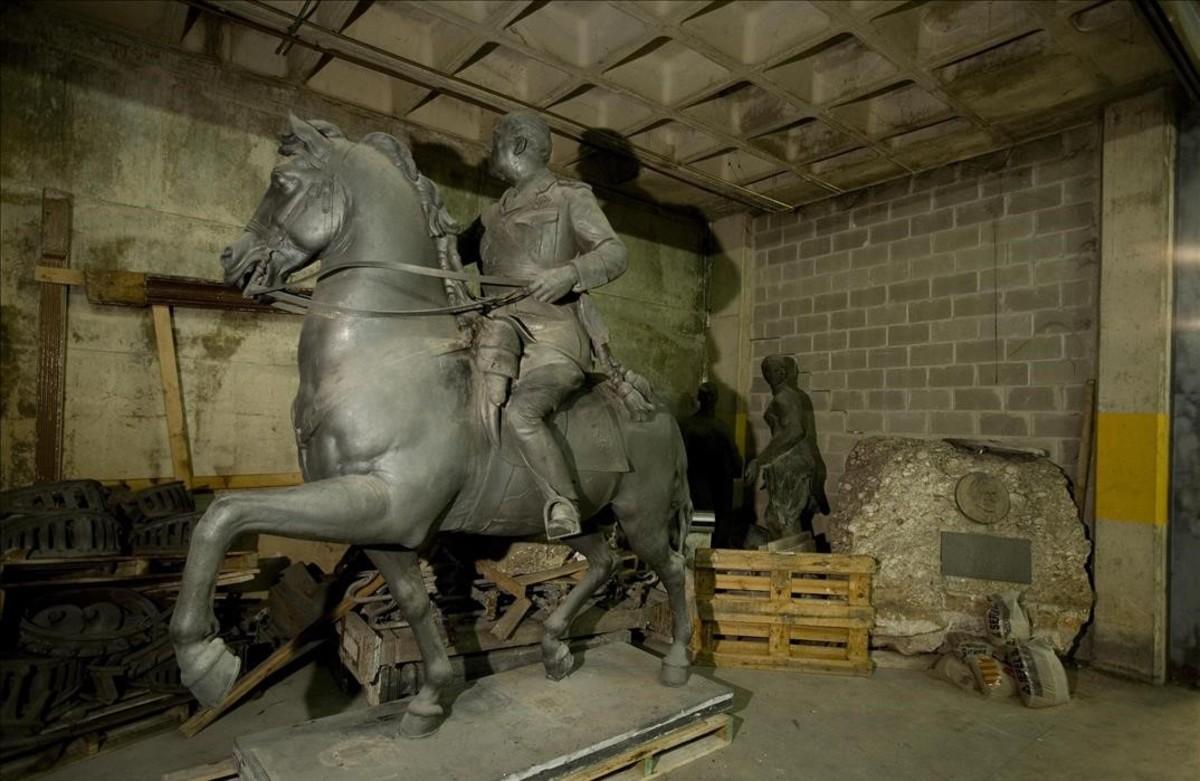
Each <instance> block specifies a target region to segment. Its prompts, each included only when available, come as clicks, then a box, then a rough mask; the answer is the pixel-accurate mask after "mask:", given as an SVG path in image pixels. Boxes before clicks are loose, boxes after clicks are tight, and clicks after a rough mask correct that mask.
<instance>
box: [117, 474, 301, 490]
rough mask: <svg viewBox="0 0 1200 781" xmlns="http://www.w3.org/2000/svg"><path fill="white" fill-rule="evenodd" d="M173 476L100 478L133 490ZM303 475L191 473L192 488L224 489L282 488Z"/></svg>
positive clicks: (164, 481)
mask: <svg viewBox="0 0 1200 781" xmlns="http://www.w3.org/2000/svg"><path fill="white" fill-rule="evenodd" d="M175 480H176V478H175V477H127V478H122V479H114V480H102V481H101V482H103V483H104V484H105V485H113V486H116V485H125V486H128V487H129V488H130V489H132V490H134V491H140V490H142V489H143V488H150V487H151V486H155V485H162V484H163V483H173V482H175ZM303 482H304V476H303V475H302V474H300V473H299V472H263V473H258V474H241V475H192V490H194V491H200V490H210V491H225V490H233V489H246V488H283V487H286V486H291V485H300V484H302V483H303Z"/></svg>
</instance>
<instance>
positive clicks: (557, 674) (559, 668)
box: [543, 643, 575, 681]
mask: <svg viewBox="0 0 1200 781" xmlns="http://www.w3.org/2000/svg"><path fill="white" fill-rule="evenodd" d="M543 661H544V663H545V665H546V677H547V678H549V679H550V680H552V681H561V680H562V679H563V678H566V677H567V676H568V675H570V674H571V670H573V669H574V668H575V655H574V654H572V653H571V649H570V648H567V644H566V643H559V644H558V647H557V648H556V649H555V651H554V654H553V656H547V657H545V659H544V660H543Z"/></svg>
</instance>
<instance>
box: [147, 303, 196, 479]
mask: <svg viewBox="0 0 1200 781" xmlns="http://www.w3.org/2000/svg"><path fill="white" fill-rule="evenodd" d="M154 340H155V343H156V344H157V346H158V369H159V373H160V375H161V377H162V392H163V408H164V409H165V410H166V413H167V438H168V441H169V443H170V445H171V464H172V466H173V468H174V471H175V479H176V480H182V481H183V484H184V485H186V486H187V487H188V488H191V487H192V453H191V448H190V446H189V444H188V436H187V417H186V416H185V415H184V412H183V392H182V391H181V390H180V387H179V363H178V360H177V356H176V354H175V333H174V330H173V326H172V322H171V308H170V307H169V306H161V305H155V306H154Z"/></svg>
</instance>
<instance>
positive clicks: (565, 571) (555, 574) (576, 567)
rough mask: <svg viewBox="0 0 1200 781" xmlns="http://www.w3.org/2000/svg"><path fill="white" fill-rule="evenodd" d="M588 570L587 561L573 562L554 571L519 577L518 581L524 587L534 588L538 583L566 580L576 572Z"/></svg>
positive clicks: (532, 573)
mask: <svg viewBox="0 0 1200 781" xmlns="http://www.w3.org/2000/svg"><path fill="white" fill-rule="evenodd" d="M587 568H588V563H587V562H586V561H572V562H568V563H567V564H564V565H562V566H561V567H555V568H554V569H547V570H542V571H541V572H530V573H528V574H526V575H517V577H516V581H517V583H520V584H521V585H522V586H533V585H537V584H538V583H545V582H546V581H548V580H557V579H559V578H565V577H567V576H569V575H574V574H575V573H576V572H585V571H586V570H587Z"/></svg>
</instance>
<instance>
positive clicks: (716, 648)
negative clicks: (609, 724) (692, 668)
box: [692, 548, 875, 675]
mask: <svg viewBox="0 0 1200 781" xmlns="http://www.w3.org/2000/svg"><path fill="white" fill-rule="evenodd" d="M874 572H875V561H874V559H872V558H871V557H869V556H846V555H838V554H824V553H772V552H768V551H740V550H721V549H713V548H701V549H699V550H697V551H696V570H695V588H696V610H697V616H696V618H697V619H698V620H696V621H695V622H694V627H695V628H694V633H693V635H692V651H693V653H694V654H695V655H696V662H697V663H698V664H707V665H712V666H715V667H757V668H764V669H799V670H810V671H814V672H830V673H843V674H852V675H869V674H870V673H871V670H872V663H871V658H870V649H869V643H868V639H869V636H870V630H871V627H872V626H873V625H874V622H875V609H874V608H873V607H871V576H872V575H873V574H874Z"/></svg>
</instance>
